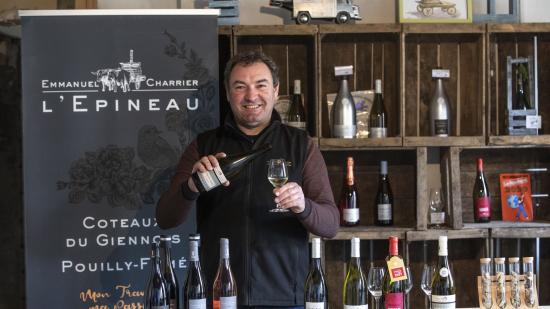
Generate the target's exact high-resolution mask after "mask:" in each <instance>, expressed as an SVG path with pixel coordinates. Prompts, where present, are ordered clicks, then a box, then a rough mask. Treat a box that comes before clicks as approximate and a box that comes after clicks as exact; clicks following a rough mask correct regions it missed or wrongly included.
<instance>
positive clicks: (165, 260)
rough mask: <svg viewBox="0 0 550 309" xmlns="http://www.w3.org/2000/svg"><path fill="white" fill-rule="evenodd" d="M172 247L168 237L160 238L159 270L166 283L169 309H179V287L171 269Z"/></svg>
mask: <svg viewBox="0 0 550 309" xmlns="http://www.w3.org/2000/svg"><path fill="white" fill-rule="evenodd" d="M171 247H172V238H171V237H170V236H166V235H161V236H160V252H161V258H160V263H161V270H162V275H163V277H164V281H165V282H166V289H167V290H168V300H169V304H170V309H179V307H180V302H179V287H178V280H177V278H176V274H175V272H174V268H173V267H172V258H171V254H170V250H171Z"/></svg>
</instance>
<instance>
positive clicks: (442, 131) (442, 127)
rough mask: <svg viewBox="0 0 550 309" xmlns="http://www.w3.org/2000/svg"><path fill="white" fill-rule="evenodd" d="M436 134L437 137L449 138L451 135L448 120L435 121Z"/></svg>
mask: <svg viewBox="0 0 550 309" xmlns="http://www.w3.org/2000/svg"><path fill="white" fill-rule="evenodd" d="M434 133H435V135H440V136H448V135H449V120H447V119H434Z"/></svg>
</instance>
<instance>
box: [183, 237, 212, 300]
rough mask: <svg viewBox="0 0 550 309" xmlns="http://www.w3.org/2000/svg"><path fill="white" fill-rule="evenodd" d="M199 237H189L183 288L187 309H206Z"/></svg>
mask: <svg viewBox="0 0 550 309" xmlns="http://www.w3.org/2000/svg"><path fill="white" fill-rule="evenodd" d="M199 243H200V235H199V234H191V235H189V268H188V270H187V280H186V281H185V287H184V288H183V295H184V301H185V306H184V308H187V309H206V291H207V290H206V283H205V281H204V274H203V273H202V270H201V263H200V259H199Z"/></svg>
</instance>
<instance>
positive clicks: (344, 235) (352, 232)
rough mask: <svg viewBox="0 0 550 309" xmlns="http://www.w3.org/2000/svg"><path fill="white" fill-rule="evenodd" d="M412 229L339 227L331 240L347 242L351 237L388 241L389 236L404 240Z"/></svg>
mask: <svg viewBox="0 0 550 309" xmlns="http://www.w3.org/2000/svg"><path fill="white" fill-rule="evenodd" d="M411 230H412V228H406V227H395V226H390V227H380V226H358V227H340V230H339V231H338V234H336V237H334V238H333V239H335V240H347V239H351V238H352V237H359V238H361V239H378V240H383V239H388V238H389V237H390V236H397V237H398V238H399V239H405V236H406V235H407V233H408V232H409V231H411Z"/></svg>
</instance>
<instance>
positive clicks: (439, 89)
mask: <svg viewBox="0 0 550 309" xmlns="http://www.w3.org/2000/svg"><path fill="white" fill-rule="evenodd" d="M436 81H437V82H436V86H435V91H436V93H439V94H443V93H444V92H445V88H443V79H441V78H438V79H437V80H436Z"/></svg>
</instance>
